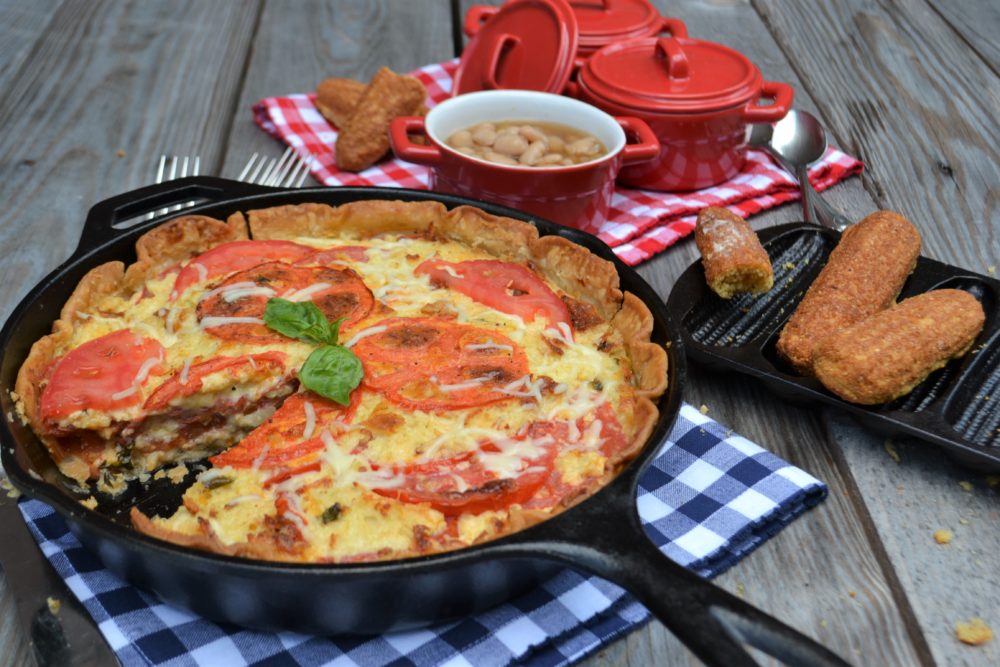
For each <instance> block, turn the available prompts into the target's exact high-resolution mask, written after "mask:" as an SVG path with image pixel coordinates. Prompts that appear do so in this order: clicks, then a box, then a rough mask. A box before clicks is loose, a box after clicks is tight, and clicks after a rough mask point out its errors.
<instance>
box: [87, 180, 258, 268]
mask: <svg viewBox="0 0 1000 667" xmlns="http://www.w3.org/2000/svg"><path fill="white" fill-rule="evenodd" d="M273 191H274V189H273V188H268V187H264V186H261V185H253V184H250V183H242V182H240V181H231V180H228V179H225V178H215V177H213V176H189V177H187V178H178V179H174V180H171V181H165V182H163V183H158V184H156V185H148V186H146V187H144V188H139V189H137V190H132V191H130V192H126V193H123V194H120V195H117V196H115V197H110V198H108V199H105V200H103V201H100V202H98V203H96V204H94V205H93V206H92V207H91V208H90V211H88V212H87V220H86V221H85V222H84V223H83V231H82V232H81V233H80V242H79V243H78V244H77V246H76V250H74V251H73V255H72V256H73V257H74V258H75V257H80V256H82V255H85V254H87V253H89V252H90V251H92V250H96V249H97V248H99V247H100V246H102V245H104V244H105V243H108V242H110V241H113V240H114V239H115V238H117V237H118V236H119V235H120V234H121V233H122V230H124V229H127V228H129V227H131V226H133V225H132V224H129V223H131V222H133V221H135V223H136V224H138V223H142V222H144V221H147V220H151V219H152V217H150V214H152V213H153V212H154V211H158V210H160V209H166V208H168V207H175V206H177V205H178V204H179V205H182V206H183V205H184V204H186V203H187V202H196V203H198V204H204V203H211V202H219V201H223V200H226V199H235V198H239V197H248V196H251V195H258V194H263V193H265V192H273ZM144 214H145V215H146V216H147V217H146V218H138V219H136V216H141V215H144ZM179 215H186V212H185V211H184V209H183V208H181V209H179V210H173V211H171V212H170V213H169V214H166V215H165V217H163V218H162V219H161V222H162V221H163V220H165V219H167V218H173V217H176V216H179Z"/></svg>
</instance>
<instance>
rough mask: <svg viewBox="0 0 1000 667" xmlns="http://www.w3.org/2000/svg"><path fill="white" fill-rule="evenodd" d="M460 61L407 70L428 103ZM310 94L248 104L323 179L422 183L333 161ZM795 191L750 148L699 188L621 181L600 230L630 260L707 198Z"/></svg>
mask: <svg viewBox="0 0 1000 667" xmlns="http://www.w3.org/2000/svg"><path fill="white" fill-rule="evenodd" d="M457 67H458V60H451V61H449V62H446V63H441V64H434V65H427V66H426V67H421V68H420V69H418V70H416V71H415V72H413V73H412V74H413V76H415V77H417V78H418V79H420V81H421V82H422V83H423V84H424V86H426V87H427V93H428V98H429V99H428V106H429V107H433V106H434V105H435V104H438V103H440V102H442V101H444V100H445V99H447V98H448V96H449V95H450V93H451V84H452V79H453V76H454V74H455V70H456V69H457ZM314 98H315V95H312V94H309V95H288V96H286V97H268V98H265V99H263V100H261V101H259V102H257V103H256V104H255V105H254V106H253V114H254V120H256V121H257V124H258V125H260V126H261V128H263V129H264V131H265V132H267V133H268V134H270V135H271V136H273V137H275V138H276V139H280V140H281V141H283V142H285V143H286V144H288V145H289V146H292V147H293V148H295V149H297V150H299V152H300V153H312V154H313V155H314V156H316V162H314V167H313V169H312V175H313V176H315V177H316V179H317V180H318V181H319V182H320V183H323V184H324V185H379V186H388V187H392V186H395V187H405V188H418V189H426V188H427V182H428V169H427V167H423V166H421V165H417V164H413V163H410V162H404V161H403V160H397V159H385V160H382V161H381V162H379V163H377V164H375V165H374V166H372V167H370V168H368V169H366V170H364V171H362V172H360V173H354V172H349V171H341V170H339V169H337V164H336V161H335V159H334V152H333V145H334V142H335V141H336V139H337V131H336V130H335V129H334V128H333V126H331V125H330V124H329V123H328V122H327V121H326V119H324V118H323V116H322V115H320V113H319V111H317V110H316V107H315V106H314V105H313V99H314ZM863 167H864V165H863V164H862V163H861V162H860V161H859V160H857V159H856V158H853V157H851V156H850V155H847V154H845V153H842V152H841V151H839V150H837V149H835V148H830V149H829V150H827V153H826V155H825V156H823V159H822V160H821V161H819V162H818V163H817V164H815V165H814V166H813V167H812V169H810V170H809V180H810V181H812V183H813V185H814V186H815V188H816V189H817V190H824V189H826V188H828V187H830V186H831V185H833V184H834V183H837V182H839V181H841V180H843V179H845V178H847V177H848V176H851V175H853V174H857V173H859V172H860V171H861V170H862V168H863ZM799 197H800V195H799V190H798V184H797V182H796V181H795V180H794V179H793V178H792V177H791V176H790V175H789V174H788V173H786V172H785V171H784V170H783V169H781V168H780V167H778V166H777V165H775V164H774V163H773V162H771V160H770V158H768V157H767V155H766V154H764V153H762V152H760V151H755V150H751V151H749V152H748V153H747V162H746V166H745V167H744V168H743V171H742V172H740V174H739V175H737V176H736V177H735V178H733V179H732V180H730V181H728V182H726V183H723V184H721V185H716V186H714V187H711V188H706V189H704V190H698V191H695V192H683V193H677V194H673V193H668V192H656V191H653V190H638V189H634V188H626V187H622V186H618V187H617V188H616V190H615V194H614V197H613V198H612V201H611V210H610V212H609V217H608V219H607V220H606V221H605V222H604V223H603V224H602V225H601V228H600V230H599V232H598V234H597V235H598V236H599V237H600V238H601V240H603V241H604V242H605V243H607V244H608V245H610V246H611V247H612V248H613V249H614V251H615V254H616V255H618V256H619V257H620V258H621V259H622V260H623V261H624V262H625V263H626V264H632V265H635V264H638V263H640V262H642V261H645V260H647V259H649V258H650V257H653V256H654V255H656V254H658V253H660V252H662V251H663V250H664V249H666V248H668V247H669V246H671V245H672V244H673V243H674V242H675V241H677V240H678V239H680V238H683V237H684V236H687V235H688V234H690V233H691V232H692V231H693V230H694V223H695V217H696V216H697V214H698V211H700V210H701V209H703V208H705V207H706V206H726V207H728V208H729V209H730V210H732V211H733V212H734V213H737V214H739V215H741V216H743V217H744V218H745V217H748V216H751V215H753V214H754V213H759V212H760V211H763V210H766V209H769V208H772V207H774V206H777V205H778V204H783V203H785V202H788V201H792V200H795V199H799Z"/></svg>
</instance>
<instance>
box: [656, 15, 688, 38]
mask: <svg viewBox="0 0 1000 667" xmlns="http://www.w3.org/2000/svg"><path fill="white" fill-rule="evenodd" d="M660 32H669V33H670V34H671V36H673V37H676V38H677V39H687V36H688V29H687V26H686V25H684V21H681V20H680V19H675V18H669V17H664V19H663V23H662V24H660Z"/></svg>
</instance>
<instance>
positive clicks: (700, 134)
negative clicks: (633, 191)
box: [569, 37, 794, 192]
mask: <svg viewBox="0 0 1000 667" xmlns="http://www.w3.org/2000/svg"><path fill="white" fill-rule="evenodd" d="M569 92H570V93H571V94H573V95H575V96H577V97H579V98H580V99H582V100H584V101H586V102H589V103H591V104H593V105H595V106H597V107H600V108H601V109H604V110H605V111H607V112H608V113H610V114H613V115H630V116H635V117H638V118H641V119H642V120H644V121H646V122H647V123H648V124H649V126H650V127H651V128H652V129H653V132H655V133H656V136H657V138H658V139H659V140H660V154H659V157H658V158H657V159H655V160H652V161H650V162H646V163H644V164H642V165H637V166H633V167H628V168H626V169H624V170H623V171H622V173H621V175H620V176H619V180H620V181H621V182H622V183H623V184H625V185H631V186H634V187H640V188H647V189H651V190H665V191H668V192H670V191H684V190H700V189H702V188H707V187H710V186H712V185H717V184H719V183H722V182H724V181H727V180H729V179H730V178H732V177H733V176H735V175H736V174H738V173H739V171H740V169H742V168H743V163H744V161H745V151H746V143H747V137H748V134H749V132H748V131H749V129H750V125H751V124H752V123H765V122H766V123H770V122H774V121H777V120H780V119H782V118H784V117H785V114H787V113H788V110H789V109H790V108H791V106H792V99H793V96H794V91H793V90H792V87H791V86H789V85H788V84H785V83H777V82H773V81H765V80H764V77H763V76H762V75H761V73H760V70H758V69H757V67H756V66H755V65H754V64H753V63H752V62H750V61H749V60H748V59H747V58H746V56H744V55H743V54H741V53H739V52H738V51H735V50H733V49H731V48H729V47H728V46H723V45H722V44H716V43H714V42H706V41H703V40H697V39H688V38H684V37H646V38H640V39H632V40H627V41H623V42H618V43H617V44H612V45H610V46H605V47H604V48H602V49H601V50H600V51H598V52H597V53H595V54H594V55H593V56H592V57H591V58H590V59H589V60H588V61H587V62H586V64H585V65H584V66H583V67H582V68H581V69H580V71H579V73H578V74H577V77H576V82H575V83H570V84H569ZM763 99H772V100H773V103H772V104H770V105H767V106H763V105H761V104H760V101H761V100H763Z"/></svg>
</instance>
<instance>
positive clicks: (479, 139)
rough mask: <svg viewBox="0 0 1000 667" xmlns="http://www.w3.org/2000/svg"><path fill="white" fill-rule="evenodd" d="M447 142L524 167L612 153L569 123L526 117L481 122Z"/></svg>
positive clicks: (587, 159) (561, 163)
mask: <svg viewBox="0 0 1000 667" xmlns="http://www.w3.org/2000/svg"><path fill="white" fill-rule="evenodd" d="M446 143H447V144H448V145H449V146H451V147H452V148H454V149H455V150H457V151H459V152H460V153H465V154H466V155H471V156H472V157H477V158H480V159H482V160H489V161H490V162H496V163H498V164H506V165H511V166H515V165H516V166H522V167H556V166H564V165H572V164H580V163H582V162H590V161H591V160H594V159H597V158H599V157H602V156H604V155H606V154H607V152H608V150H607V148H605V147H604V144H602V143H601V142H600V141H599V140H598V139H597V138H596V137H594V136H593V135H590V134H587V133H586V132H584V131H582V130H578V129H576V128H574V127H570V126H569V125H562V124H559V123H548V122H525V121H523V120H511V121H501V122H496V123H478V124H476V125H473V126H471V127H467V128H465V129H462V130H457V131H456V132H453V133H452V134H451V136H450V137H448V139H447V142H446Z"/></svg>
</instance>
